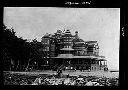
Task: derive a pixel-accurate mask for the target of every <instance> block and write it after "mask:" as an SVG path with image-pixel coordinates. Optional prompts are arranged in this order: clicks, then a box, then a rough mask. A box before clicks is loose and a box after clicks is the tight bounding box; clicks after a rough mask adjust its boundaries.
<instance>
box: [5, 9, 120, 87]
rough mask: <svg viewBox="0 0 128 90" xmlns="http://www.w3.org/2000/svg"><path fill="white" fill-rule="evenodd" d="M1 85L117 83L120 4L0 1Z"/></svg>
mask: <svg viewBox="0 0 128 90" xmlns="http://www.w3.org/2000/svg"><path fill="white" fill-rule="evenodd" d="M3 31H4V33H3V35H4V38H3V46H4V47H3V52H4V54H3V83H4V85H47V86H57V85H59V86H80V87H81V86H82V87H87V86H101V87H102V86H108V87H109V86H119V79H120V78H119V45H120V8H66V7H4V15H3Z"/></svg>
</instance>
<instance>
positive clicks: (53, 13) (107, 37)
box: [3, 7, 120, 69]
mask: <svg viewBox="0 0 128 90" xmlns="http://www.w3.org/2000/svg"><path fill="white" fill-rule="evenodd" d="M3 20H4V24H5V25H7V26H8V27H9V28H11V27H13V28H14V31H16V35H17V36H18V37H22V38H23V39H28V40H32V39H34V38H37V40H38V41H41V37H42V36H43V35H45V34H46V33H50V34H54V33H55V32H56V31H57V30H62V31H63V30H64V29H69V30H70V31H71V33H72V34H73V35H74V34H75V31H78V35H79V37H80V38H81V39H83V40H85V41H91V40H96V41H97V42H98V44H99V47H100V50H99V54H100V55H102V56H105V58H106V59H107V65H108V68H109V69H119V40H120V38H119V37H120V9H119V8H58V7H5V8H4V18H3Z"/></svg>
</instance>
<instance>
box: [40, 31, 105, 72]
mask: <svg viewBox="0 0 128 90" xmlns="http://www.w3.org/2000/svg"><path fill="white" fill-rule="evenodd" d="M41 43H42V46H43V47H42V58H43V59H45V60H46V61H47V65H48V66H49V67H51V69H53V68H61V69H63V70H66V69H80V70H92V71H93V70H107V62H106V60H105V57H104V56H99V46H98V42H97V41H84V40H83V39H81V38H80V37H79V35H78V31H76V32H75V35H72V34H71V32H70V30H66V31H65V32H62V31H61V30H57V32H56V33H54V35H51V34H46V35H44V36H43V37H42V40H41Z"/></svg>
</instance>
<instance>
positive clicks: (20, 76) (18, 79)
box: [4, 70, 119, 86]
mask: <svg viewBox="0 0 128 90" xmlns="http://www.w3.org/2000/svg"><path fill="white" fill-rule="evenodd" d="M56 76H57V73H56V71H50V70H47V71H46V70H45V71H31V72H14V71H4V84H5V85H38V84H39V85H42V84H43V85H44V84H45V85H58V84H59V83H61V84H62V82H68V84H65V85H70V84H72V85H85V86H86V85H93V83H94V82H95V83H96V85H101V86H104V85H106V86H113V85H114V86H118V85H117V84H118V79H119V72H113V73H112V72H104V71H92V72H81V71H79V70H77V71H63V76H62V77H61V78H58V77H56ZM67 76H69V77H67ZM72 77H73V78H75V79H73V78H72ZM80 78H81V79H80ZM72 79H73V80H72ZM79 79H80V80H79ZM82 79H83V80H82ZM78 82H79V83H78ZM73 83H75V84H73Z"/></svg>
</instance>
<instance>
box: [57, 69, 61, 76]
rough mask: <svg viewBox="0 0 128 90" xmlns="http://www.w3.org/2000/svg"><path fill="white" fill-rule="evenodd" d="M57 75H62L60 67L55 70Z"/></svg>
mask: <svg viewBox="0 0 128 90" xmlns="http://www.w3.org/2000/svg"><path fill="white" fill-rule="evenodd" d="M57 75H58V77H61V75H62V70H61V69H58V70H57Z"/></svg>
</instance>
